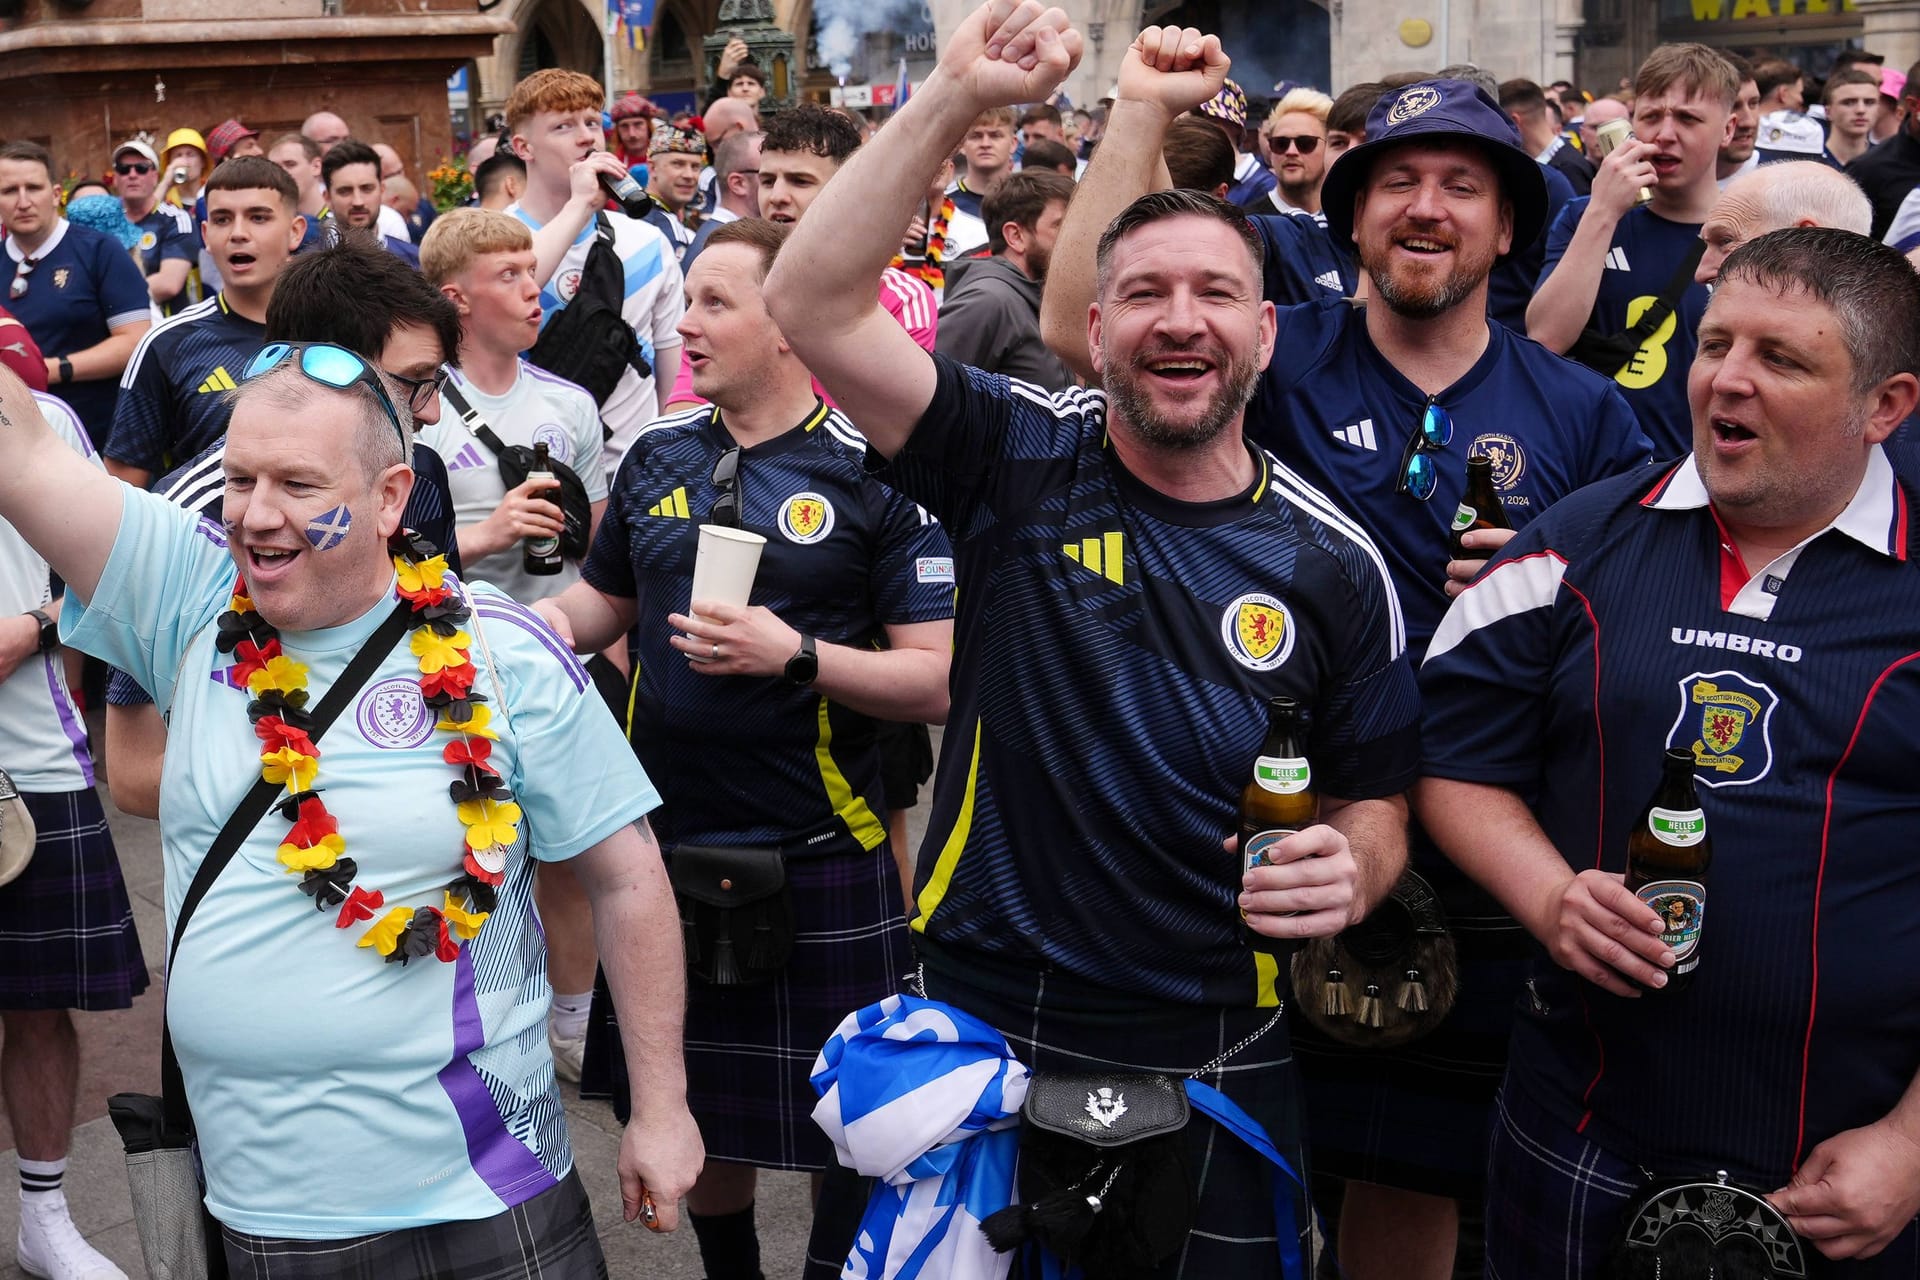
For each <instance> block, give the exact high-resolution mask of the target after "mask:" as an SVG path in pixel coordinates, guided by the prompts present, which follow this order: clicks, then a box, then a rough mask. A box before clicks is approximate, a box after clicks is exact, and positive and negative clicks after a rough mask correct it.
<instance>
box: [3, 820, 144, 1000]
mask: <svg viewBox="0 0 1920 1280" xmlns="http://www.w3.org/2000/svg"><path fill="white" fill-rule="evenodd" d="M21 799H22V800H24V801H25V802H26V806H27V811H28V812H29V813H31V814H32V815H33V824H34V828H35V832H36V837H37V838H36V841H35V844H34V850H33V859H32V860H31V861H30V862H28V863H27V869H26V870H25V871H23V872H21V873H20V876H19V878H17V879H15V880H13V881H12V882H11V883H9V884H6V885H0V1009H124V1008H126V1007H127V1006H129V1005H131V1004H132V1003H133V998H134V997H135V996H137V995H139V994H140V993H141V992H142V991H145V990H146V989H147V981H148V975H147V963H146V960H145V958H144V957H143V956H142V955H141V953H140V938H139V935H138V934H137V933H135V932H134V927H133V904H132V903H131V902H129V901H128V899H127V886H126V882H125V881H124V880H123V879H122V878H121V875H120V859H119V856H118V855H117V854H116V853H115V852H114V847H113V836H112V835H111V834H109V832H108V830H107V815H106V812H105V811H104V810H103V809H102V808H101V807H100V797H99V795H98V794H97V793H96V792H94V791H93V789H92V788H88V789H86V790H82V791H68V792H59V793H42V794H38V795H35V794H28V793H23V794H22V796H21Z"/></svg>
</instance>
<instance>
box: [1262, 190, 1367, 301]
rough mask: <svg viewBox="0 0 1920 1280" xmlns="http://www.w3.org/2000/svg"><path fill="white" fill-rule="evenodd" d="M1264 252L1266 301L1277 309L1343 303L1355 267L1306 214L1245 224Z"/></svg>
mask: <svg viewBox="0 0 1920 1280" xmlns="http://www.w3.org/2000/svg"><path fill="white" fill-rule="evenodd" d="M1247 221H1248V222H1250V223H1252V224H1253V229H1254V230H1255V231H1257V232H1259V233H1260V243H1261V244H1262V245H1263V246H1264V247H1265V249H1266V264H1265V270H1264V272H1263V277H1264V283H1265V296H1266V299H1267V301H1268V302H1271V303H1272V304H1273V305H1274V306H1276V307H1290V306H1294V305H1296V304H1298V303H1302V302H1318V301H1320V300H1321V299H1323V298H1348V297H1352V296H1353V291H1354V289H1355V288H1356V287H1357V286H1358V284H1359V280H1360V276H1359V268H1358V266H1357V265H1356V264H1355V262H1354V257H1353V253H1352V250H1351V248H1350V247H1343V246H1337V245H1335V244H1334V243H1333V237H1332V236H1330V235H1328V234H1327V229H1326V228H1325V227H1323V226H1321V225H1320V224H1319V223H1318V222H1316V221H1315V220H1314V219H1313V217H1312V215H1310V214H1286V213H1264V214H1255V215H1254V216H1252V217H1250V218H1248V219H1247Z"/></svg>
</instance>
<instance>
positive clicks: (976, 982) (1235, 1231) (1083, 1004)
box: [809, 946, 1314, 1280]
mask: <svg viewBox="0 0 1920 1280" xmlns="http://www.w3.org/2000/svg"><path fill="white" fill-rule="evenodd" d="M923 954H924V955H925V956H926V959H927V967H926V970H925V979H926V987H927V995H928V996H929V997H931V998H933V999H936V1000H945V1001H948V1002H950V1003H952V1004H954V1005H957V1006H958V1007H960V1008H962V1009H965V1010H966V1011H967V1012H969V1013H971V1014H974V1015H975V1016H976V1017H979V1018H982V1019H984V1020H985V1021H986V1022H988V1023H990V1024H992V1025H993V1026H994V1027H995V1029H997V1030H998V1031H1000V1033H1001V1034H1003V1035H1004V1036H1006V1038H1007V1043H1008V1045H1009V1046H1011V1047H1012V1049H1013V1054H1014V1057H1016V1058H1018V1059H1019V1060H1020V1061H1021V1062H1023V1063H1025V1064H1027V1066H1028V1067H1029V1068H1031V1069H1032V1070H1033V1071H1034V1072H1035V1073H1036V1074H1038V1073H1043V1072H1047V1071H1087V1070H1112V1069H1116V1068H1118V1069H1123V1070H1127V1071H1153V1072H1160V1073H1163V1074H1167V1075H1174V1076H1181V1077H1184V1076H1186V1075H1188V1074H1189V1073H1191V1072H1192V1071H1194V1070H1195V1069H1196V1068H1198V1067H1200V1066H1201V1065H1203V1064H1204V1063H1207V1062H1209V1061H1211V1060H1212V1059H1213V1058H1214V1057H1216V1056H1217V1055H1219V1054H1221V1053H1224V1052H1225V1051H1226V1050H1228V1049H1230V1048H1232V1047H1233V1046H1234V1045H1236V1044H1239V1043H1240V1042H1241V1041H1242V1040H1243V1039H1245V1038H1246V1037H1247V1036H1249V1035H1251V1034H1253V1033H1254V1032H1255V1031H1257V1030H1259V1028H1260V1027H1261V1026H1262V1025H1263V1024H1264V1023H1266V1021H1267V1020H1268V1019H1269V1018H1270V1017H1272V1016H1273V1012H1274V1011H1273V1010H1272V1009H1258V1008H1226V1007H1208V1006H1191V1005H1174V1004H1165V1005H1148V1006H1142V1005H1140V1004H1138V1003H1137V1002H1127V1003H1113V1002H1111V1001H1109V1002H1108V1003H1107V1004H1103V1003H1102V1002H1100V1001H1099V999H1098V996H1097V995H1095V994H1094V991H1093V989H1090V988H1087V987H1085V986H1084V985H1082V984H1076V983H1071V982H1070V981H1069V980H1065V979H1059V978H1056V977H1055V976H1054V975H1051V974H1049V973H1047V972H1043V971H1039V970H1035V971H1031V972H1029V973H1026V974H1023V975H1019V976H1018V977H1013V975H1012V971H1011V970H1009V969H1008V968H1006V967H1005V966H994V967H993V969H992V971H991V976H989V975H988V970H987V969H986V968H984V967H982V966H980V965H977V964H975V963H973V959H974V958H973V957H971V956H969V957H966V958H965V959H962V958H961V957H960V956H959V953H957V952H951V951H949V952H946V953H944V954H943V955H942V956H941V957H940V958H939V959H938V960H936V958H935V957H934V955H933V953H932V951H931V949H930V948H926V947H925V946H923ZM961 966H964V967H961ZM1009 978H1012V981H1013V983H1015V984H1017V985H1010V984H1009V981H1008V979H1009ZM982 979H985V982H984V983H983V982H982V981H981V980H982ZM986 983H991V989H988V987H987V985H986ZM1200 1079H1201V1080H1203V1081H1204V1082H1205V1083H1207V1084H1210V1085H1212V1086H1213V1087H1214V1088H1216V1089H1219V1090H1220V1091H1221V1092H1222V1093H1224V1094H1226V1095H1227V1096H1228V1097H1229V1098H1231V1099H1232V1100H1233V1101H1234V1102H1236V1103H1238V1104H1239V1105H1240V1106H1242V1107H1243V1108H1245V1109H1246V1111H1247V1112H1248V1113H1249V1114H1250V1115H1252V1116H1253V1118H1254V1119H1256V1120H1258V1121H1259V1122H1260V1123H1261V1124H1262V1125H1263V1126H1264V1127H1265V1128H1266V1130H1267V1133H1268V1134H1269V1136H1271V1137H1272V1139H1273V1142H1274V1145H1275V1146H1276V1147H1278V1148H1279V1149H1280V1151H1281V1153H1282V1154H1284V1155H1285V1156H1286V1157H1287V1159H1288V1161H1289V1162H1290V1163H1291V1164H1292V1165H1293V1167H1294V1169H1295V1171H1296V1172H1298V1173H1299V1174H1300V1175H1301V1176H1302V1177H1303V1178H1304V1177H1306V1176H1307V1171H1306V1165H1305V1158H1304V1151H1303V1150H1302V1143H1301V1141H1300V1132H1301V1123H1300V1117H1299V1114H1298V1104H1299V1088H1298V1082H1297V1078H1296V1076H1295V1074H1294V1069H1293V1057H1292V1052H1291V1050H1290V1048H1289V1045H1288V1040H1287V1031H1286V1025H1285V1022H1284V1021H1283V1022H1282V1023H1281V1024H1280V1025H1278V1026H1275V1027H1274V1028H1273V1029H1272V1030H1270V1031H1268V1032H1266V1033H1265V1034H1264V1035H1263V1036H1261V1037H1260V1038H1259V1039H1258V1040H1257V1041H1255V1042H1254V1043H1253V1044H1251V1045H1248V1046H1247V1047H1246V1048H1244V1049H1242V1050H1241V1051H1240V1052H1239V1053H1238V1054H1236V1055H1235V1056H1234V1057H1232V1058H1231V1059H1230V1060H1229V1061H1227V1062H1226V1063H1225V1064H1224V1065H1222V1066H1220V1067H1218V1068H1216V1069H1215V1070H1213V1071H1210V1072H1207V1073H1206V1074H1204V1075H1202V1076H1201V1077H1200ZM1185 1132H1186V1138H1187V1162H1188V1170H1189V1172H1190V1174H1191V1175H1192V1177H1193V1181H1194V1188H1193V1189H1194V1199H1195V1204H1196V1210H1195V1214H1194V1223H1193V1230H1192V1232H1191V1233H1190V1234H1189V1235H1188V1237H1187V1243H1186V1245H1185V1247H1184V1248H1183V1249H1182V1250H1181V1251H1180V1253H1179V1254H1177V1255H1176V1256H1175V1257H1174V1258H1173V1260H1172V1261H1170V1262H1169V1263H1167V1264H1166V1265H1165V1266H1164V1267H1162V1268H1161V1269H1160V1271H1159V1272H1158V1273H1157V1276H1158V1278H1159V1280H1217V1278H1218V1277H1225V1276H1231V1277H1233V1280H1269V1278H1277V1277H1279V1276H1280V1274H1281V1271H1280V1251H1279V1246H1278V1242H1277V1240H1276V1237H1275V1234H1274V1232H1275V1223H1274V1213H1273V1187H1272V1182H1271V1178H1273V1177H1275V1176H1279V1175H1278V1174H1277V1173H1276V1171H1275V1170H1274V1168H1273V1166H1272V1165H1270V1164H1268V1163H1267V1161H1266V1160H1265V1159H1264V1158H1262V1157H1261V1156H1259V1155H1257V1154H1255V1152H1254V1151H1253V1150H1252V1149H1251V1148H1249V1147H1248V1146H1247V1145H1246V1144H1245V1143H1243V1142H1241V1141H1240V1140H1239V1139H1238V1138H1235V1137H1234V1136H1233V1135H1231V1134H1229V1133H1228V1132H1226V1131H1225V1130H1223V1129H1221V1128H1220V1126H1219V1125H1217V1124H1215V1123H1214V1122H1213V1121H1212V1120H1211V1119H1209V1118H1207V1117H1206V1116H1204V1115H1202V1114H1201V1113H1200V1112H1199V1111H1197V1110H1196V1111H1195V1112H1194V1113H1193V1119H1192V1120H1191V1122H1190V1123H1189V1124H1188V1125H1187V1128H1186V1131H1185ZM1015 1177H1016V1186H1017V1185H1018V1182H1017V1179H1018V1174H1017V1173H1016V1175H1015ZM1294 1219H1295V1222H1296V1223H1297V1224H1298V1226H1299V1230H1300V1233H1301V1239H1300V1249H1301V1253H1302V1255H1303V1256H1304V1257H1306V1258H1308V1259H1309V1260H1311V1259H1312V1258H1313V1257H1314V1251H1313V1241H1312V1238H1311V1237H1312V1223H1313V1215H1312V1213H1311V1211H1310V1209H1309V1207H1308V1204H1307V1200H1306V1195H1305V1192H1304V1191H1301V1190H1300V1189H1299V1188H1295V1189H1294ZM809 1252H810V1253H811V1252H813V1251H812V1250H809ZM810 1262H811V1260H810ZM1309 1273H1311V1265H1310V1266H1309ZM1013 1275H1014V1276H1015V1277H1016V1278H1017V1280H1041V1278H1042V1276H1043V1271H1042V1267H1041V1260H1040V1258H1039V1255H1038V1254H1037V1252H1036V1251H1032V1250H1025V1251H1023V1252H1022V1255H1021V1257H1020V1258H1019V1260H1018V1261H1017V1262H1016V1263H1015V1266H1014V1271H1013ZM809 1280H824V1276H816V1273H815V1272H814V1270H813V1269H812V1267H811V1266H810V1268H809Z"/></svg>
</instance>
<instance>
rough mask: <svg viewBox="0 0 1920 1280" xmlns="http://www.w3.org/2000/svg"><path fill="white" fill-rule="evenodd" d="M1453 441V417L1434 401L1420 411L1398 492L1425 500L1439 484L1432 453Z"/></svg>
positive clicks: (1403, 457) (1402, 464) (1402, 460)
mask: <svg viewBox="0 0 1920 1280" xmlns="http://www.w3.org/2000/svg"><path fill="white" fill-rule="evenodd" d="M1452 440H1453V419H1452V418H1451V417H1450V416H1448V414H1447V411H1446V410H1445V409H1442V408H1441V407H1440V406H1439V405H1438V404H1436V403H1434V401H1432V400H1428V401H1427V407H1426V408H1425V409H1423V410H1422V411H1421V413H1420V422H1419V424H1418V425H1416V426H1415V427H1414V429H1413V434H1412V435H1410V436H1409V437H1408V438H1407V450H1406V452H1405V453H1403V454H1402V455H1401V456H1400V483H1399V485H1398V486H1397V488H1396V489H1395V492H1397V493H1404V494H1408V495H1410V496H1412V497H1414V498H1417V499H1419V500H1420V501H1421V502H1425V501H1426V500H1427V499H1428V498H1431V497H1432V496H1433V491H1434V488H1435V486H1437V485H1438V484H1439V483H1440V469H1439V467H1437V466H1436V465H1434V461H1433V456H1432V455H1434V454H1436V453H1438V452H1440V451H1441V450H1442V449H1444V448H1446V447H1447V445H1448V444H1449V443H1451V442H1452Z"/></svg>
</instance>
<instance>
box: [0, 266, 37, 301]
mask: <svg viewBox="0 0 1920 1280" xmlns="http://www.w3.org/2000/svg"><path fill="white" fill-rule="evenodd" d="M39 265H40V263H39V261H38V260H37V259H35V258H22V259H20V261H19V262H17V263H15V264H14V267H13V283H12V284H10V285H8V286H7V296H8V297H9V298H24V297H26V296H27V277H28V276H30V275H32V274H33V269H34V268H35V267H37V266H39Z"/></svg>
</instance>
